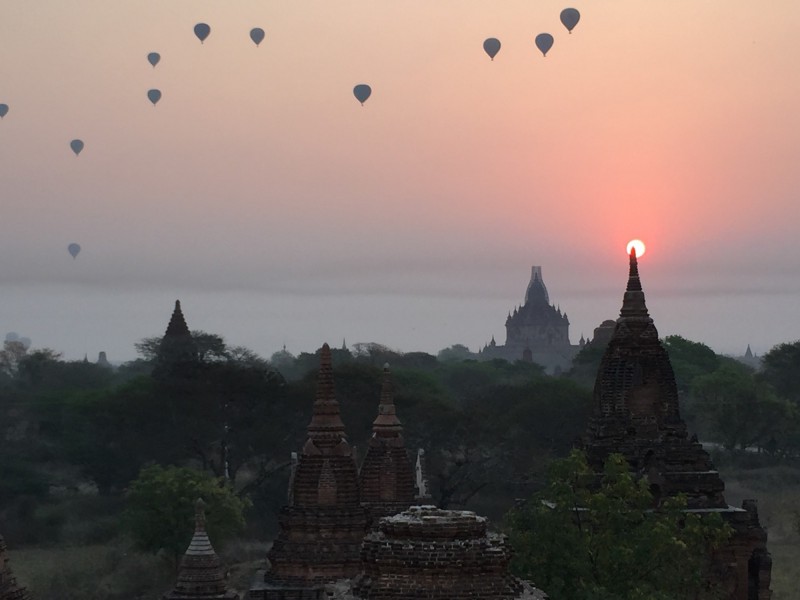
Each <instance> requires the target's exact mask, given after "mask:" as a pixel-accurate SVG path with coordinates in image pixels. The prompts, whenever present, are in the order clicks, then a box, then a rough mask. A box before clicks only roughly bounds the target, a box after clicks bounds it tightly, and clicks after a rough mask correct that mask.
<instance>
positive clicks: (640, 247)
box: [625, 240, 646, 258]
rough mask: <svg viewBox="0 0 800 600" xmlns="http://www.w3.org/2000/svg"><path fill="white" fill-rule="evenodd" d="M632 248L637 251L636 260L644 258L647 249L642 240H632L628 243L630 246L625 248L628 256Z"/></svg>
mask: <svg viewBox="0 0 800 600" xmlns="http://www.w3.org/2000/svg"><path fill="white" fill-rule="evenodd" d="M631 248H634V249H635V250H636V258H641V257H642V256H644V252H645V249H646V248H645V245H644V242H643V241H642V240H631V241H630V242H628V245H627V246H625V252H626V254H630V253H631Z"/></svg>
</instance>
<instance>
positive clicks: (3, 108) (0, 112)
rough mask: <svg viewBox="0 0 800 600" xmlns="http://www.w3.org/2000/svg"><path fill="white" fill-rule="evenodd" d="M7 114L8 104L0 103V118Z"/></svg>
mask: <svg viewBox="0 0 800 600" xmlns="http://www.w3.org/2000/svg"><path fill="white" fill-rule="evenodd" d="M7 114H8V104H0V119H2V118H3V117H5V116H6V115H7Z"/></svg>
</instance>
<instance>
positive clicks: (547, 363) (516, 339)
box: [479, 266, 580, 374]
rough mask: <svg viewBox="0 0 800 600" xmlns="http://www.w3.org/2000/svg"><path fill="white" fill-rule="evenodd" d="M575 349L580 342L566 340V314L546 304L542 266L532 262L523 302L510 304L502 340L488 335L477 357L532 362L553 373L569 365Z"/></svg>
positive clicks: (566, 368) (567, 326)
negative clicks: (499, 341)
mask: <svg viewBox="0 0 800 600" xmlns="http://www.w3.org/2000/svg"><path fill="white" fill-rule="evenodd" d="M579 350H580V345H574V346H573V345H572V344H570V341H569V318H568V317H567V314H566V313H563V314H562V312H561V308H556V306H554V305H553V304H550V295H549V294H548V292H547V286H545V284H544V279H542V267H539V266H534V267H531V280H530V283H528V289H527V290H526V291H525V303H524V304H523V305H522V306H521V307H518V308H514V312H513V313H509V314H508V318H507V319H506V343H505V344H504V345H502V346H501V345H498V344H497V343H496V342H495V339H494V337H492V340H491V342H489V343H488V344H486V345H484V347H483V348H482V349H481V350H480V352H479V355H480V358H481V360H491V359H493V358H502V359H505V360H507V361H509V362H516V361H518V360H523V361H526V362H534V363H537V364H539V365H542V366H543V367H544V368H545V370H546V371H547V372H548V373H550V374H557V373H561V372H562V371H566V370H568V369H569V367H570V366H571V365H572V359H573V357H574V356H575V354H577V353H578V351H579Z"/></svg>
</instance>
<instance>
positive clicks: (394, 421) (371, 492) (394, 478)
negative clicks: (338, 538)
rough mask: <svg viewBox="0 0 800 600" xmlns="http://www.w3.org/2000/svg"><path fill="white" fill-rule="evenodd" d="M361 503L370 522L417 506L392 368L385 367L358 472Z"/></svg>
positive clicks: (412, 473) (412, 470)
mask: <svg viewBox="0 0 800 600" xmlns="http://www.w3.org/2000/svg"><path fill="white" fill-rule="evenodd" d="M359 481H360V487H361V504H362V505H363V506H364V508H366V509H367V515H368V518H369V521H370V523H373V524H374V523H376V521H377V519H378V518H380V517H383V516H388V515H394V514H397V513H399V512H402V511H404V510H406V509H408V507H409V506H411V505H412V504H414V497H415V481H414V469H413V468H412V466H411V461H409V459H408V452H407V451H406V446H405V441H404V439H403V424H402V423H401V422H400V419H398V418H397V413H396V410H395V404H394V394H393V390H392V376H391V372H390V371H389V365H388V364H386V365H384V367H383V382H382V385H381V397H380V404H379V405H378V416H377V417H376V418H375V421H373V423H372V437H371V438H370V440H369V445H368V446H367V453H366V456H365V457H364V462H363V463H362V464H361V471H360V473H359Z"/></svg>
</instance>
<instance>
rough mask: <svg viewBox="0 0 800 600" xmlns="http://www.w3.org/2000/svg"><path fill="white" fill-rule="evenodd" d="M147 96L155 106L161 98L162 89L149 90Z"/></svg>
mask: <svg viewBox="0 0 800 600" xmlns="http://www.w3.org/2000/svg"><path fill="white" fill-rule="evenodd" d="M147 97H148V98H149V99H150V102H152V103H153V106H155V105H156V103H157V102H158V101H159V100H161V90H156V89H152V90H147Z"/></svg>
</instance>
